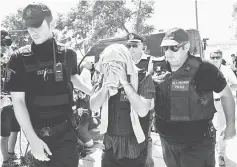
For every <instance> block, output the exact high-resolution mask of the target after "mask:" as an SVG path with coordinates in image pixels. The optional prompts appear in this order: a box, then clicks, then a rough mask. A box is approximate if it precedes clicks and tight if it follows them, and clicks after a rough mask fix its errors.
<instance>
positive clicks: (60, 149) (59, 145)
mask: <svg viewBox="0 0 237 167" xmlns="http://www.w3.org/2000/svg"><path fill="white" fill-rule="evenodd" d="M42 139H43V140H44V142H46V144H47V145H48V147H49V149H50V151H51V152H52V156H51V157H50V161H48V162H46V161H39V160H37V159H35V158H33V162H34V166H35V167H78V161H79V156H78V154H77V139H76V136H75V133H74V131H73V130H72V128H71V127H70V128H69V129H68V131H67V132H63V133H62V134H55V135H53V136H50V137H44V138H42Z"/></svg>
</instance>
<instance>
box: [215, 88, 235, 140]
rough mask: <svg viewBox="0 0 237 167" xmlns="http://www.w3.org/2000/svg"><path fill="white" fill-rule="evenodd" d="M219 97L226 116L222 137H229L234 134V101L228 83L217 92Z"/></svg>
mask: <svg viewBox="0 0 237 167" xmlns="http://www.w3.org/2000/svg"><path fill="white" fill-rule="evenodd" d="M218 94H219V96H220V98H221V104H222V107H223V110H224V113H225V118H226V129H225V131H224V139H231V138H233V137H234V136H235V135H236V129H235V101H234V97H233V95H232V93H231V90H230V87H229V86H228V85H226V86H225V88H224V89H223V90H222V91H221V92H220V93H218Z"/></svg>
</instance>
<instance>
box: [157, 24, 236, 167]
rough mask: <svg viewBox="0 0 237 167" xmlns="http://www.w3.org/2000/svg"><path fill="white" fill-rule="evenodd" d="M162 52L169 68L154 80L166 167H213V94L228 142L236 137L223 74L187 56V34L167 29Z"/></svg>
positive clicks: (229, 96) (158, 125)
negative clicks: (219, 105) (223, 120)
mask: <svg viewBox="0 0 237 167" xmlns="http://www.w3.org/2000/svg"><path fill="white" fill-rule="evenodd" d="M161 47H162V48H163V49H164V51H165V59H166V60H167V63H168V66H169V69H164V71H163V72H161V73H159V75H157V76H156V77H153V79H154V81H155V82H156V83H157V86H156V100H155V114H156V121H155V122H156V123H155V125H156V129H157V131H158V133H159V134H160V138H161V145H162V151H163V155H164V161H165V163H166V165H167V167H191V166H192V167H204V166H205V167H215V142H216V133H215V131H216V130H215V128H214V127H213V125H212V119H213V116H214V113H215V112H216V110H215V106H214V98H213V92H215V93H217V94H218V95H219V97H220V100H221V105H222V107H223V110H224V113H225V117H226V128H225V129H224V130H223V137H224V140H228V139H231V138H233V137H234V136H235V134H236V130H235V102H234V98H233V95H232V93H231V90H230V88H229V86H228V84H227V83H226V80H225V78H224V76H223V74H222V73H221V71H219V69H218V68H217V67H216V66H215V65H212V64H211V63H209V62H207V61H202V60H201V59H199V58H196V57H194V56H192V55H191V54H190V53H189V48H190V42H189V38H188V33H187V32H186V31H185V30H183V29H181V28H172V29H170V30H168V31H167V32H166V34H165V37H164V38H163V41H162V43H161Z"/></svg>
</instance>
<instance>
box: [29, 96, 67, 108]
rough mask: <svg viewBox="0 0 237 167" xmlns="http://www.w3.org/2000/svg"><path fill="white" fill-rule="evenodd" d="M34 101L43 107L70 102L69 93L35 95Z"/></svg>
mask: <svg viewBox="0 0 237 167" xmlns="http://www.w3.org/2000/svg"><path fill="white" fill-rule="evenodd" d="M33 103H34V104H35V105H37V106H41V107H49V106H59V105H63V104H68V103H69V96H68V94H62V95H56V96H35V97H34V99H33Z"/></svg>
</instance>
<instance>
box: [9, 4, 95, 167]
mask: <svg viewBox="0 0 237 167" xmlns="http://www.w3.org/2000/svg"><path fill="white" fill-rule="evenodd" d="M52 19H53V17H52V13H51V10H50V9H49V8H48V6H46V5H45V4H42V3H32V4H29V5H27V6H26V7H25V8H24V9H23V21H24V26H25V28H26V29H27V31H28V33H29V34H30V37H31V38H32V40H33V42H32V44H31V45H27V46H24V47H22V48H20V49H18V50H16V51H15V52H14V53H13V55H12V56H11V59H10V61H9V63H8V71H9V73H10V77H9V79H8V81H7V82H6V84H5V89H6V90H8V91H10V93H11V96H12V103H13V106H14V111H15V115H16V118H17V120H18V122H19V124H20V126H21V128H22V130H23V131H24V133H25V135H26V138H27V140H28V141H29V144H30V146H31V153H32V154H33V157H34V158H35V160H34V163H35V166H42V165H43V166H51V167H65V166H70V167H78V155H77V150H76V149H77V147H76V146H77V139H76V135H75V133H74V130H73V127H72V124H71V120H70V118H71V115H72V113H73V111H72V103H73V102H72V99H73V97H72V91H73V86H74V87H76V88H78V89H79V90H82V91H83V92H85V93H87V94H89V95H90V94H92V92H93V88H91V87H89V86H87V85H86V84H85V83H84V82H83V81H82V80H81V78H80V77H79V75H78V74H77V55H76V52H75V51H74V50H72V49H70V48H67V47H65V46H64V45H62V44H59V43H58V42H57V41H56V40H55V39H54V37H53V33H52ZM72 122H73V123H75V121H72ZM37 160H38V161H37Z"/></svg>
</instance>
